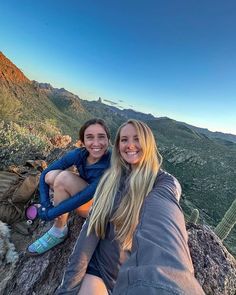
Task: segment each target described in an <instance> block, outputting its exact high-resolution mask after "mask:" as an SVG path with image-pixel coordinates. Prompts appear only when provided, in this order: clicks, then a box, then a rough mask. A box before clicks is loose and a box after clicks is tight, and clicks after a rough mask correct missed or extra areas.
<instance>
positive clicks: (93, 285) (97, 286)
mask: <svg viewBox="0 0 236 295" xmlns="http://www.w3.org/2000/svg"><path fill="white" fill-rule="evenodd" d="M79 295H108V292H107V288H106V286H105V284H104V282H103V280H102V279H101V278H99V277H97V276H93V275H89V274H86V275H85V277H84V279H83V282H82V284H81V287H80V290H79Z"/></svg>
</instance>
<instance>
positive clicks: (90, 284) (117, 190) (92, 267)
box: [57, 120, 201, 295]
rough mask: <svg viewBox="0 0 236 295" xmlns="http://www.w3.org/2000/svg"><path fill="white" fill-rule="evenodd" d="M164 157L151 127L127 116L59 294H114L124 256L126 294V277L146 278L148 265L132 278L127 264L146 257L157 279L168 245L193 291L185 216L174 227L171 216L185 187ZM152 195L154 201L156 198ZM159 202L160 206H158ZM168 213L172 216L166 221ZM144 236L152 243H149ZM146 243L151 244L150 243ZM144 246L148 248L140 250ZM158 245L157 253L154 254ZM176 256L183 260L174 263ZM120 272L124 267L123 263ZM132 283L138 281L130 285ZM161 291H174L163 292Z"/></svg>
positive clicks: (122, 288)
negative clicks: (168, 168)
mask: <svg viewBox="0 0 236 295" xmlns="http://www.w3.org/2000/svg"><path fill="white" fill-rule="evenodd" d="M161 161H162V158H161V156H160V154H159V152H158V150H157V147H156V143H155V139H154V136H153V134H152V131H151V130H150V128H149V127H148V126H147V125H146V124H145V123H143V122H141V121H136V120H128V121H127V122H126V123H124V124H123V125H122V126H121V127H120V128H119V129H118V131H117V135H116V139H115V143H114V148H113V152H112V159H111V168H110V169H109V170H108V171H107V172H106V173H105V175H104V176H103V177H102V179H101V181H100V183H99V185H98V187H97V190H96V193H95V200H94V204H93V208H92V211H91V212H90V216H89V218H88V219H87V221H86V223H85V224H84V226H83V228H82V231H81V233H80V236H79V238H78V240H77V243H76V245H75V248H74V251H73V253H72V255H71V257H70V260H69V266H68V268H67V270H66V273H65V276H64V279H63V282H62V285H61V287H60V288H59V289H58V291H57V294H58V295H59V294H80V295H95V294H96V295H100V294H101V295H105V294H110V293H111V292H112V291H113V288H114V286H115V283H116V280H117V276H118V273H119V270H120V267H121V265H122V264H123V263H124V262H125V261H126V263H125V264H124V266H126V268H125V272H124V273H125V274H124V273H123V274H124V276H123V277H122V276H121V278H119V284H120V288H119V286H116V287H115V290H114V291H115V292H117V293H116V294H126V291H127V288H128V287H129V286H128V284H127V281H128V282H129V281H131V282H133V283H134V284H135V283H137V282H136V279H137V281H140V279H143V278H144V276H143V268H140V269H138V268H137V269H138V273H136V272H135V275H134V276H133V278H135V279H134V280H133V281H132V277H131V278H130V277H129V275H128V272H129V270H128V272H126V270H127V267H128V269H129V261H130V262H131V265H130V266H131V269H134V268H136V267H137V264H138V263H139V261H138V259H139V258H140V257H142V258H143V260H141V261H142V262H144V261H145V263H144V265H145V266H146V270H147V277H146V276H145V278H147V279H148V277H151V278H153V277H155V276H153V274H154V273H155V272H156V270H157V269H158V263H159V261H158V259H160V257H161V255H162V254H163V253H164V254H165V249H167V253H169V249H170V250H171V251H170V256H168V260H167V262H168V261H171V259H173V260H174V263H172V264H171V266H173V270H174V267H176V265H177V269H181V266H182V265H183V264H184V267H185V269H184V270H185V272H186V274H187V277H189V276H190V277H191V278H192V281H191V283H192V282H193V284H192V285H191V290H192V289H194V286H195V285H197V286H198V284H197V282H196V281H195V279H194V277H193V267H192V262H191V258H190V255H189V250H188V246H187V235H186V230H185V227H184V222H183V218H182V215H181V214H182V213H180V214H179V215H180V216H181V218H182V219H181V220H180V226H179V227H175V220H172V219H174V218H175V217H176V215H175V214H174V211H175V210H177V211H178V212H181V211H180V208H179V205H178V200H179V197H180V194H181V188H180V185H179V183H178V181H177V180H176V179H175V178H174V177H173V176H171V175H170V174H168V173H166V172H163V171H161V170H160V166H161ZM148 200H149V201H150V200H151V203H150V202H149V201H148ZM147 201H148V202H149V203H148V208H149V206H150V204H151V206H152V210H151V211H149V210H148V212H150V213H151V216H149V218H148V220H147V219H146V213H145V212H146V211H147V209H146V202H147ZM155 202H157V204H158V205H159V207H160V208H159V207H157V206H156V204H155ZM162 203H163V204H164V209H165V210H164V211H163V212H161V211H160V210H162V209H163V208H162V206H161V204H162ZM172 203H173V204H174V205H172ZM172 207H176V208H174V209H173V208H172ZM153 209H154V210H153ZM165 212H166V213H165ZM172 213H173V217H172ZM144 216H145V218H144V219H143V217H144ZM160 216H161V218H162V219H163V222H164V223H167V224H168V226H169V228H168V226H167V227H166V226H165V225H164V226H163V222H162V223H161V222H160V223H157V225H158V226H159V227H160V228H158V229H157V228H155V225H156V222H155V220H156V219H157V220H159V219H160ZM167 216H168V218H170V220H166V217H167ZM143 221H145V222H146V221H147V222H148V224H147V227H146V226H145V227H144V228H146V229H147V232H145V234H144V235H143V232H142V230H143V225H142V223H143ZM176 228H178V230H179V232H178V234H181V236H180V238H181V239H180V242H179V241H178V240H177V242H176V240H175V238H176V236H178V234H176V233H175V231H176V230H177V229H176ZM179 228H180V229H179ZM140 229H142V230H140ZM171 230H173V231H174V234H173V233H171ZM139 232H140V234H141V235H142V237H141V239H140V240H139V242H140V245H137V243H136V242H137V241H134V238H133V237H135V239H137V238H139ZM157 233H158V234H159V233H160V234H161V236H160V237H159V238H160V240H161V241H162V242H161V243H163V244H161V245H160V246H158V245H157V247H153V243H152V240H153V241H154V244H156V242H157V241H158V237H156V234H157ZM168 235H169V237H168ZM172 236H173V237H174V238H173V239H172ZM143 237H145V241H148V242H146V243H145V241H144V240H143ZM153 237H154V238H153ZM163 241H164V242H163ZM168 243H169V244H168ZM172 244H173V245H172ZM134 246H135V247H134ZM143 246H147V248H145V247H143ZM139 247H140V248H139ZM178 248H180V251H179V253H178V251H175V250H177V249H178ZM139 249H141V250H142V251H143V252H142V253H141V252H139ZM153 250H155V251H157V252H156V253H154V251H153ZM129 257H130V258H131V260H130V259H129ZM135 257H136V258H137V260H135ZM166 257H167V256H166ZM157 258H158V259H157ZM160 261H161V264H162V263H163V261H164V260H163V259H160ZM176 261H177V262H178V263H179V264H178V263H175V262H176ZM149 264H150V265H152V264H154V267H152V268H150V272H149V268H148V265H149ZM144 270H145V267H144ZM120 271H121V272H122V267H121V270H120ZM139 274H140V276H139ZM175 277H176V276H175V275H172V276H171V274H170V277H169V281H170V282H167V287H168V288H169V285H168V284H171V283H172V281H171V280H172V278H173V279H174V278H175ZM166 281H168V280H166ZM160 283H161V282H160ZM144 284H145V280H144ZM155 284H158V282H155ZM194 284H195V285H194ZM174 286H175V283H174ZM192 286H193V287H192ZM177 287H178V286H177ZM177 287H176V288H177ZM132 288H133V286H131V289H132ZM174 288H175V287H174ZM176 288H175V289H176ZM177 289H178V288H177ZM173 290H174V289H173ZM120 291H121V292H120ZM132 294H149V293H148V291H147V292H146V293H138V291H137V290H136V292H135V293H132ZM156 294H172V293H161V292H159V293H156ZM173 294H178V293H173ZM180 294H183V293H180ZM187 294H195V293H187ZM196 294H201V293H196Z"/></svg>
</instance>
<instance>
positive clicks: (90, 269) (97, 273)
mask: <svg viewBox="0 0 236 295" xmlns="http://www.w3.org/2000/svg"><path fill="white" fill-rule="evenodd" d="M86 273H87V274H89V275H93V276H96V277H99V278H101V279H102V276H101V274H100V271H99V270H98V269H97V268H96V267H95V266H94V265H88V268H87V270H86Z"/></svg>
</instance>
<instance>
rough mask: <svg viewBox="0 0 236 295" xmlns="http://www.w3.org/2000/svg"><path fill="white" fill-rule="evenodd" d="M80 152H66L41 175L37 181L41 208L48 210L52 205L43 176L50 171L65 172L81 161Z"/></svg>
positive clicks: (76, 150) (77, 150) (78, 150)
mask: <svg viewBox="0 0 236 295" xmlns="http://www.w3.org/2000/svg"><path fill="white" fill-rule="evenodd" d="M81 160H82V158H81V150H80V149H75V150H73V151H70V152H68V153H67V154H65V155H64V156H63V157H62V158H60V159H59V160H57V161H55V162H53V163H52V164H51V165H49V166H48V167H47V168H46V169H45V170H44V171H43V172H42V174H41V177H40V181H39V191H40V203H41V205H42V207H43V208H49V207H52V204H51V202H50V198H49V186H48V184H47V183H46V182H45V175H46V174H47V173H48V172H49V171H52V170H58V169H59V170H65V169H67V168H69V167H71V166H72V165H74V164H75V162H77V163H79V161H81Z"/></svg>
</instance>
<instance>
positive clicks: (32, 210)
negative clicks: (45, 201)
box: [25, 205, 38, 220]
mask: <svg viewBox="0 0 236 295" xmlns="http://www.w3.org/2000/svg"><path fill="white" fill-rule="evenodd" d="M25 215H26V218H27V219H29V220H34V219H35V218H36V217H37V215H38V209H37V207H36V206H35V205H30V206H29V207H28V208H27V209H26V210H25Z"/></svg>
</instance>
